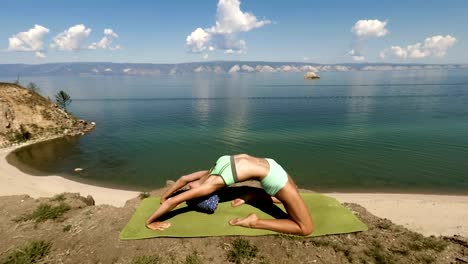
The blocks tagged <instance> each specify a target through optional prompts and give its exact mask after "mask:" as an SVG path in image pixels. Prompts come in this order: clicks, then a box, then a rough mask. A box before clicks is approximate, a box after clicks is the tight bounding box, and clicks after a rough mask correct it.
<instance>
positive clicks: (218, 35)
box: [186, 0, 271, 54]
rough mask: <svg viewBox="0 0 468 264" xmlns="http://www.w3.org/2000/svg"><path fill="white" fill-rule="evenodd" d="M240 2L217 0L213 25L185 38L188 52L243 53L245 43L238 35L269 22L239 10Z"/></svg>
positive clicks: (235, 0) (196, 30) (237, 0)
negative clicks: (216, 51)
mask: <svg viewBox="0 0 468 264" xmlns="http://www.w3.org/2000/svg"><path fill="white" fill-rule="evenodd" d="M240 4H241V2H240V0H219V2H218V8H217V11H216V22H215V25H213V26H211V27H209V28H205V29H202V28H197V29H195V30H194V31H193V32H192V33H191V34H190V35H189V36H187V38H186V45H187V47H188V51H189V52H193V53H200V52H204V51H214V50H224V52H225V53H227V54H233V53H244V52H245V51H246V46H247V45H246V43H245V41H244V40H242V39H239V36H238V35H239V34H240V33H242V32H248V31H251V30H252V29H255V28H259V27H263V26H264V25H267V24H270V23H271V21H270V20H259V19H257V17H256V16H255V15H253V14H252V13H248V12H243V11H242V10H241V9H240Z"/></svg>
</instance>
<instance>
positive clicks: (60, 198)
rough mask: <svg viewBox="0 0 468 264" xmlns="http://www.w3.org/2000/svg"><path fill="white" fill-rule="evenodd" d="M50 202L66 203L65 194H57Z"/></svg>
mask: <svg viewBox="0 0 468 264" xmlns="http://www.w3.org/2000/svg"><path fill="white" fill-rule="evenodd" d="M50 200H51V201H52V202H63V201H65V194H64V193H61V194H57V195H55V196H54V197H52V199H50Z"/></svg>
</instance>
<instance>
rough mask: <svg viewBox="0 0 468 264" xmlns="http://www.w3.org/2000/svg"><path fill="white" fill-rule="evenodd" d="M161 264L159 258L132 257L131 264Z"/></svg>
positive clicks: (155, 256)
mask: <svg viewBox="0 0 468 264" xmlns="http://www.w3.org/2000/svg"><path fill="white" fill-rule="evenodd" d="M159 263H162V260H161V258H160V257H159V256H157V255H153V256H138V257H134V258H133V260H132V264H159Z"/></svg>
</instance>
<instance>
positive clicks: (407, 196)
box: [0, 139, 468, 237]
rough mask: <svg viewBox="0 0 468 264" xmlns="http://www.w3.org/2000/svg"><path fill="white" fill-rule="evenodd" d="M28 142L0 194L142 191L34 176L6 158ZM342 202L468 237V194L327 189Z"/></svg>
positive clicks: (100, 196)
mask: <svg viewBox="0 0 468 264" xmlns="http://www.w3.org/2000/svg"><path fill="white" fill-rule="evenodd" d="M47 140H50V139H47ZM34 143H37V141H35V142H28V143H26V144H21V145H17V146H12V147H8V148H2V149H0V197H1V196H8V195H25V194H27V195H29V196H31V197H33V198H39V197H51V196H54V195H56V194H60V193H63V192H71V193H80V195H81V196H87V195H91V196H92V197H93V198H94V200H95V202H96V205H102V204H108V205H112V206H116V207H122V206H124V205H125V203H126V202H127V201H128V200H130V199H133V198H136V197H137V196H138V195H139V194H140V192H136V191H128V190H121V189H113V188H106V187H99V186H94V185H90V184H85V183H80V182H76V181H72V180H69V179H66V178H63V177H61V176H57V175H49V176H33V175H29V174H27V173H25V172H23V171H21V170H20V169H18V168H17V167H15V166H13V165H12V164H10V163H8V161H7V159H6V157H7V156H8V155H9V154H10V153H11V152H12V151H14V150H15V149H18V148H20V147H23V146H26V145H29V144H34ZM323 194H325V195H328V196H331V197H333V198H335V199H337V200H338V201H340V202H341V203H356V204H359V205H361V206H363V207H364V208H366V209H367V210H368V211H369V212H370V213H372V214H374V215H376V216H378V217H381V218H387V219H389V220H391V221H392V222H394V223H395V224H398V225H402V226H404V227H406V228H408V229H410V230H412V231H415V232H418V233H422V234H423V235H426V236H430V235H435V236H438V235H444V236H452V235H461V236H464V237H468V223H467V222H466V219H468V195H441V194H411V193H345V192H325V193H323Z"/></svg>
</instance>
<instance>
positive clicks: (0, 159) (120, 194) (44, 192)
mask: <svg viewBox="0 0 468 264" xmlns="http://www.w3.org/2000/svg"><path fill="white" fill-rule="evenodd" d="M47 140H50V139H47ZM34 143H37V142H30V143H27V144H21V145H18V146H13V147H7V148H2V149H0V196H8V195H24V194H27V195H29V196H31V197H33V198H39V197H51V196H54V195H56V194H60V193H64V192H70V193H80V195H81V196H87V195H91V196H92V197H93V198H94V201H95V203H96V205H101V204H108V205H112V206H116V207H122V206H124V205H125V203H126V202H127V201H128V200H130V199H133V198H135V197H137V196H138V195H139V194H140V192H135V191H127V190H119V189H112V188H105V187H98V186H94V185H89V184H84V183H80V182H76V181H72V180H69V179H66V178H63V177H61V176H58V175H49V176H32V175H29V174H27V173H24V172H22V171H21V170H19V169H18V168H17V167H15V166H13V165H11V164H9V163H8V161H7V158H6V157H7V156H8V154H10V153H11V152H12V151H14V150H15V149H17V148H20V147H23V146H26V145H29V144H34Z"/></svg>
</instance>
